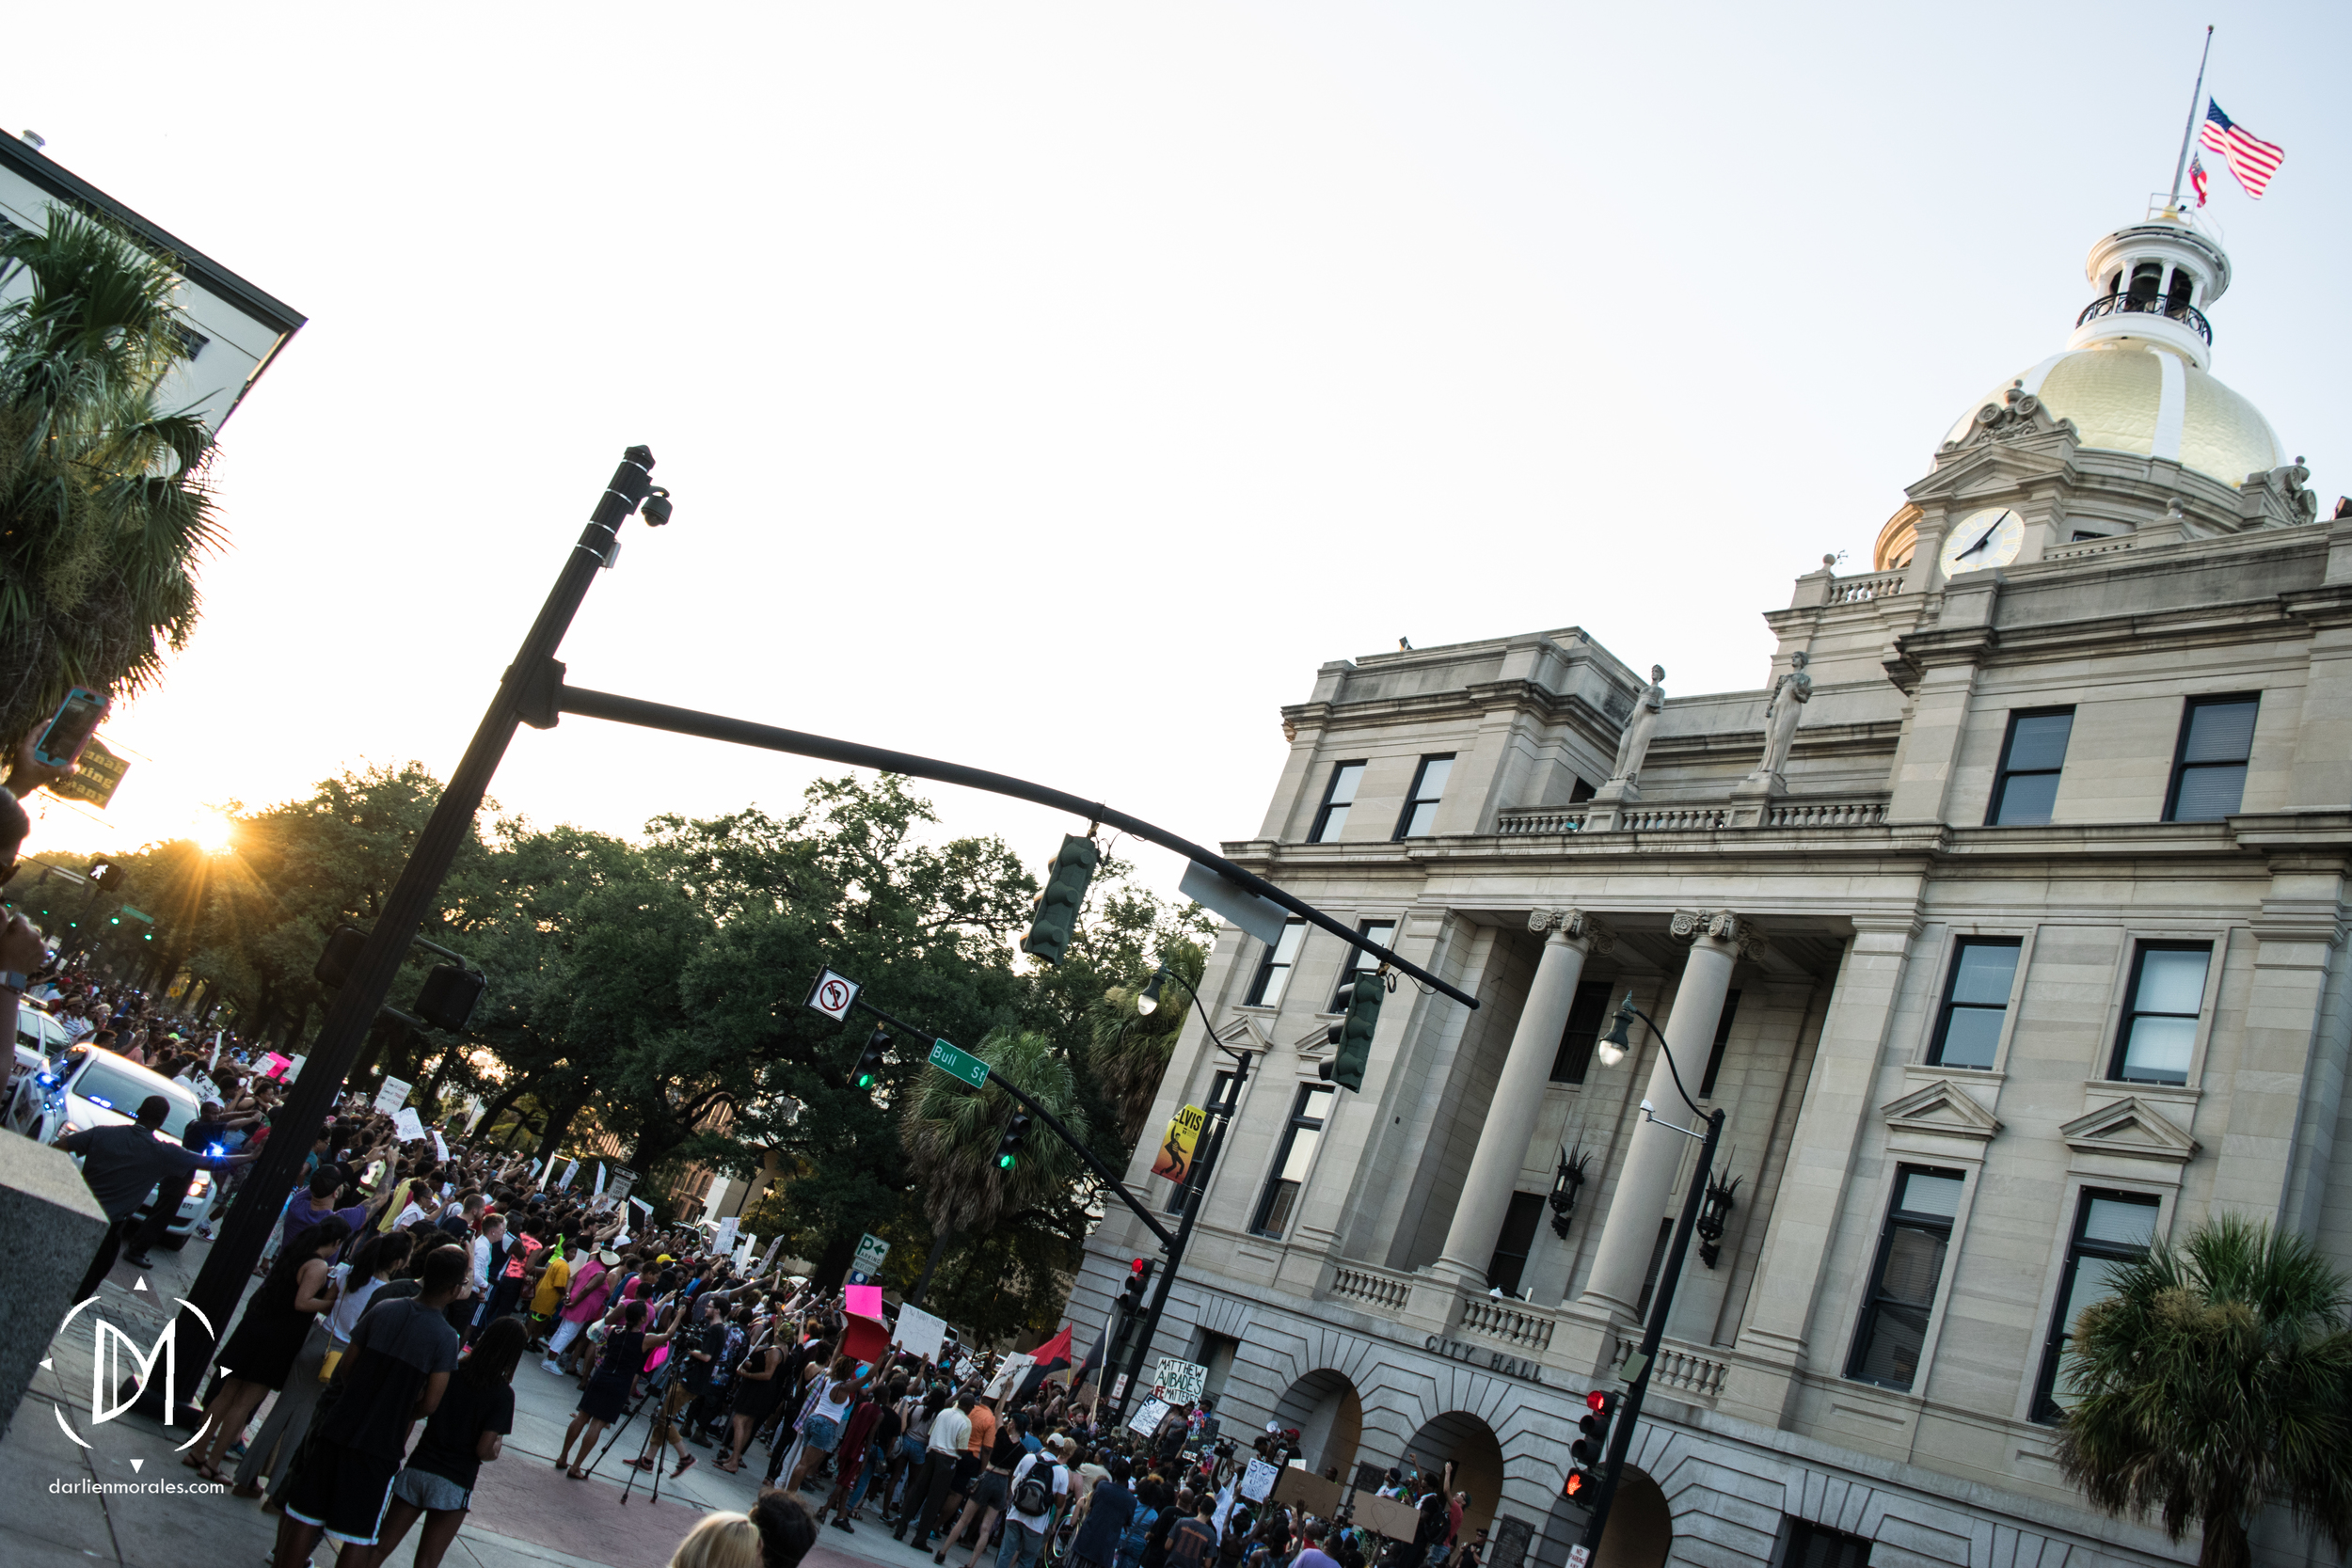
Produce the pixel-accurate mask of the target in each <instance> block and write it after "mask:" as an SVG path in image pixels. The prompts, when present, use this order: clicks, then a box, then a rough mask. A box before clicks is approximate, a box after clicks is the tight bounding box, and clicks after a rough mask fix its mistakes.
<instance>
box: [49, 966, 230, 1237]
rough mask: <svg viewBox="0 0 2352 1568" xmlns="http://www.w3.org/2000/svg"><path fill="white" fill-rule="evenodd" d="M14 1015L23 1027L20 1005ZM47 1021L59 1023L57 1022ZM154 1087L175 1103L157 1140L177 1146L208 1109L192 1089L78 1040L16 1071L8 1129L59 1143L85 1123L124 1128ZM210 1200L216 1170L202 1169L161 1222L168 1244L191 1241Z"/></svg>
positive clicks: (94, 1125)
mask: <svg viewBox="0 0 2352 1568" xmlns="http://www.w3.org/2000/svg"><path fill="white" fill-rule="evenodd" d="M17 1016H18V1019H19V1025H18V1027H19V1030H20V1033H21V1031H22V1029H23V1023H22V1020H23V1018H24V1013H23V1011H22V1010H20V1011H19V1013H18V1015H17ZM42 1016H43V1017H44V1018H46V1017H47V1015H46V1014H44V1015H42ZM48 1022H50V1023H52V1024H55V1023H56V1020H55V1019H49V1020H48ZM58 1033H59V1034H61V1035H62V1034H63V1033H64V1031H63V1030H62V1029H60V1030H59V1031H58ZM17 1052H18V1055H19V1057H20V1059H21V1058H22V1056H23V1054H24V1041H23V1039H22V1038H20V1039H19V1040H18V1043H17ZM154 1094H159V1095H162V1096H163V1097H164V1098H165V1099H166V1100H167V1101H170V1102H171V1109H170V1110H168V1111H167V1112H165V1113H164V1124H163V1126H162V1127H160V1128H158V1129H157V1130H156V1132H155V1139H156V1141H157V1142H158V1143H167V1144H169V1145H171V1146H172V1147H173V1148H179V1147H180V1140H181V1137H182V1135H183V1134H184V1133H185V1132H187V1130H188V1123H190V1122H192V1121H194V1120H195V1119H196V1117H197V1115H198V1113H199V1112H200V1111H201V1110H202V1109H203V1106H202V1105H201V1104H199V1102H198V1101H197V1098H196V1094H195V1091H194V1090H192V1089H190V1088H189V1087H188V1086H187V1085H185V1084H181V1083H175V1082H174V1081H173V1080H171V1079H169V1078H167V1077H165V1076H164V1075H163V1074H162V1073H160V1072H155V1071H151V1070H150V1069H147V1068H143V1067H141V1066H139V1065H138V1064H137V1063H136V1062H134V1061H129V1060H126V1059H125V1058H123V1057H121V1056H118V1055H116V1054H115V1053H113V1052H111V1051H101V1050H99V1049H98V1048H97V1047H96V1046H89V1045H82V1046H74V1047H72V1049H71V1050H69V1051H67V1052H66V1053H65V1055H64V1059H63V1060H62V1061H56V1060H54V1059H53V1060H52V1061H50V1062H44V1063H41V1064H40V1067H39V1068H38V1069H36V1070H34V1071H30V1072H25V1073H22V1074H20V1075H19V1076H18V1080H17V1085H16V1093H15V1094H14V1095H13V1096H12V1097H10V1099H9V1101H8V1130H9V1131H10V1132H22V1133H24V1135H25V1136H26V1137H28V1138H32V1139H34V1140H35V1141H36V1142H39V1143H45V1144H51V1143H56V1141H57V1140H58V1139H59V1138H62V1137H64V1136H65V1135H66V1134H67V1133H69V1132H76V1131H78V1130H80V1129H82V1128H85V1127H119V1126H123V1125H126V1124H128V1123H130V1122H133V1121H135V1120H136V1119H138V1111H139V1105H140V1102H141V1101H145V1100H146V1099H147V1097H148V1096H150V1095H154ZM73 1163H74V1164H76V1165H79V1164H81V1161H80V1159H79V1158H78V1157H77V1158H76V1159H75V1160H74V1162H73ZM212 1201H213V1174H212V1172H210V1171H201V1170H200V1171H198V1172H197V1173H196V1184H195V1185H194V1186H193V1187H191V1188H190V1189H189V1191H188V1196H186V1197H185V1198H183V1199H182V1200H181V1204H180V1212H179V1213H177V1214H175V1215H173V1216H172V1219H171V1223H170V1224H169V1225H168V1226H167V1227H165V1228H164V1245H166V1246H167V1247H170V1248H171V1249H172V1250H173V1251H175V1252H176V1251H178V1250H179V1249H180V1248H182V1247H183V1246H185V1245H187V1244H188V1237H189V1236H190V1235H191V1234H193V1233H194V1231H195V1229H196V1226H197V1222H198V1221H199V1220H200V1219H202V1218H203V1217H204V1211H205V1210H206V1209H208V1208H210V1207H211V1206H212ZM146 1211H147V1205H146V1204H145V1203H142V1204H140V1206H139V1212H140V1213H141V1214H142V1215H144V1214H145V1212H146Z"/></svg>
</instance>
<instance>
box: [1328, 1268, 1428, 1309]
mask: <svg viewBox="0 0 2352 1568" xmlns="http://www.w3.org/2000/svg"><path fill="white" fill-rule="evenodd" d="M1331 1294H1333V1295H1335V1296H1338V1297H1341V1298H1342V1299H1343V1300H1346V1301H1352V1302H1356V1303H1358V1304H1359V1305H1360V1306H1363V1307H1370V1308H1371V1309H1372V1310H1373V1311H1375V1312H1380V1313H1385V1314H1386V1315H1388V1316H1390V1317H1394V1316H1395V1315H1396V1314H1398V1313H1399V1312H1402V1311H1404V1310H1405V1307H1406V1303H1407V1302H1409V1301H1411V1300H1412V1299H1413V1282H1412V1279H1411V1277H1410V1276H1409V1275H1396V1274H1390V1273H1389V1272H1387V1271H1386V1270H1384V1269H1367V1268H1363V1267H1361V1266H1359V1265H1356V1264H1350V1263H1341V1264H1338V1265H1336V1266H1335V1267H1334V1268H1333V1269H1332V1272H1331Z"/></svg>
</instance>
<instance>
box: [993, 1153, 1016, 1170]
mask: <svg viewBox="0 0 2352 1568" xmlns="http://www.w3.org/2000/svg"><path fill="white" fill-rule="evenodd" d="M1020 1163H1021V1162H1020V1160H1019V1159H1018V1158H1017V1157H1016V1156H1013V1155H1010V1154H999V1155H998V1156H996V1168H997V1169H998V1170H1010V1169H1012V1167H1013V1166H1015V1165H1017V1164H1020Z"/></svg>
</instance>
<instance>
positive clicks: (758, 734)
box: [535, 660, 1478, 1011]
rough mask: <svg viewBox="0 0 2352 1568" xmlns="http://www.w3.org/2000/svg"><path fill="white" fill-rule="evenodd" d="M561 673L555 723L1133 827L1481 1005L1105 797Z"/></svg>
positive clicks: (553, 701)
mask: <svg viewBox="0 0 2352 1568" xmlns="http://www.w3.org/2000/svg"><path fill="white" fill-rule="evenodd" d="M562 676H563V672H562V669H561V667H560V666H555V665H553V663H552V661H551V660H550V661H549V664H548V667H546V668H544V669H543V670H542V671H540V672H539V673H538V678H540V679H542V680H546V681H548V683H549V684H548V686H547V687H546V688H545V689H543V690H541V691H539V692H538V693H537V694H536V698H535V700H536V701H543V702H544V703H545V704H546V709H545V712H546V717H547V721H548V722H549V723H552V722H553V721H554V715H555V714H556V713H558V712H561V713H577V714H579V715H580V717H582V718H584V719H609V720H612V721H614V722H616V723H622V724H642V725H644V727H645V728H646V729H650V730H665V731H667V732H669V733H670V734H672V735H691V736H701V737H703V738H704V739H706V740H724V741H727V742H729V743H730V744H733V745H737V746H756V747H758V748H760V749H761V750H762V751H769V752H788V753H789V754H791V755H793V756H802V757H816V758H818V759H819V760H820V761H824V762H839V763H846V764H848V765H849V766H850V767H852V768H875V769H878V770H879V771H881V772H884V773H897V774H899V775H900V776H902V777H905V778H910V779H931V780H934V781H936V782H938V783H940V784H961V785H962V786H963V787H965V788H967V789H984V790H986V791H988V792H989V793H990V794H992V795H1009V796H1010V797H1011V798H1012V799H1014V800H1027V801H1031V802H1033V803H1034V804H1037V805H1041V806H1052V807H1054V808H1055V809H1057V810H1058V811H1066V812H1068V813H1070V814H1071V815H1072V816H1080V817H1084V818H1086V819H1087V820H1088V821H1089V822H1099V823H1104V824H1107V825H1108V826H1110V827H1114V828H1117V829H1119V830H1120V832H1128V833H1133V834H1134V835H1135V836H1136V837H1137V838H1139V839H1142V840H1144V841H1145V842H1146V843H1148V844H1156V845H1158V846H1159V847H1161V848H1163V849H1173V850H1175V851H1176V853H1178V854H1180V855H1182V856H1184V858H1185V859H1186V860H1189V861H1194V862H1197V863H1200V864H1201V865H1205V866H1207V867H1208V868H1209V869H1210V870H1212V871H1214V872H1216V874H1217V875H1218V876H1220V877H1222V878H1224V879H1226V880H1227V881H1229V882H1232V883H1233V884H1235V885H1236V886H1238V887H1241V888H1244V889H1246V890H1248V892H1250V893H1254V894H1256V895H1258V896H1259V897H1261V898H1263V899H1265V900H1266V901H1267V902H1269V903H1274V904H1279V905H1280V906H1281V907H1282V908H1284V909H1286V910H1288V911H1290V912H1291V913H1293V914H1295V915H1297V916H1298V917H1299V918H1300V919H1302V920H1304V921H1306V922H1307V923H1308V924H1309V925H1311V926H1317V927H1322V928H1323V929H1324V930H1327V931H1328V932H1330V933H1331V934H1332V935H1333V936H1335V937H1338V938H1339V939H1340V940H1341V941H1342V942H1345V943H1347V944H1348V946H1350V947H1352V948H1356V949H1359V950H1360V951H1362V952H1366V953H1370V954H1373V955H1374V956H1375V957H1376V958H1379V959H1380V961H1381V962H1382V963H1385V964H1387V965H1388V966H1389V967H1390V968H1391V969H1395V970H1398V971H1400V972H1402V973H1404V974H1409V975H1411V976H1412V977H1413V978H1414V979H1416V980H1419V981H1420V982H1421V983H1422V985H1424V986H1427V987H1429V988H1430V989H1431V990H1435V991H1436V992H1438V995H1440V996H1446V997H1451V998H1452V999H1453V1000H1454V1001H1456V1002H1459V1003H1460V1004H1462V1006H1465V1007H1468V1008H1470V1009H1471V1010H1472V1011H1476V1010H1477V1007H1478V998H1476V997H1474V996H1472V995H1470V992H1468V991H1466V990H1462V989H1461V988H1460V987H1458V986H1453V985H1449V984H1447V983H1446V982H1445V981H1443V980H1440V979H1439V978H1438V976H1436V975H1435V974H1430V973H1429V971H1427V970H1425V969H1423V968H1422V967H1421V966H1420V965H1419V964H1416V963H1410V962H1407V961H1406V959H1404V958H1399V957H1398V956H1397V955H1396V954H1394V953H1392V952H1391V951H1390V950H1389V949H1387V948H1385V947H1383V946H1381V945H1380V944H1379V943H1378V942H1373V941H1370V940H1369V939H1367V938H1366V937H1365V936H1364V935H1363V934H1362V933H1360V932H1359V931H1358V930H1356V929H1355V927H1351V926H1348V925H1346V924H1344V923H1343V922H1341V921H1337V920H1334V919H1332V918H1331V917H1330V916H1329V915H1327V914H1325V913H1324V912H1323V911H1321V910H1319V909H1316V908H1315V907H1314V906H1313V905H1312V904H1310V903H1308V902H1307V901H1306V900H1305V899H1303V898H1300V897H1298V896H1297V895H1294V894H1290V893H1286V892H1284V891H1283V890H1282V889H1280V888H1279V887H1277V886H1275V885H1274V884H1273V883H1272V882H1269V881H1267V880H1266V879H1264V878H1263V877H1261V876H1259V875H1258V874H1257V873H1255V872H1253V871H1247V870H1244V869H1243V868H1242V867H1240V866H1238V865H1235V864H1234V863H1232V861H1229V860H1227V859H1226V858H1225V857H1224V856H1222V855H1219V854H1216V852H1214V851H1212V850H1209V849H1204V848H1202V847H1200V845H1198V844H1195V843H1193V842H1192V841H1190V840H1189V839H1184V838H1179V837H1177V836H1176V835H1175V834H1174V833H1171V832H1168V830H1167V829H1166V828H1162V827H1159V826H1158V825H1156V824H1154V823H1151V822H1146V821H1145V820H1143V818H1141V817H1139V816H1128V815H1127V814H1126V813H1125V812H1123V811H1114V810H1112V809H1111V808H1110V807H1109V806H1106V805H1104V804H1103V803H1102V802H1101V801H1099V800H1082V799H1080V798H1079V797H1078V796H1075V795H1073V794H1071V793H1069V792H1068V791H1067V790H1060V789H1053V788H1049V787H1048V786H1046V785H1044V784H1031V783H1030V782H1029V781H1028V780H1026V779H1016V778H1014V777H1012V775H1010V774H1009V773H992V772H989V771H988V770H987V769H985V768H966V767H964V766H963V765H962V764H961V763H956V762H941V761H940V760H938V759H937V758H935V757H919V756H916V755H914V753H912V752H892V751H887V750H884V749H883V748H882V747H880V746H866V745H861V744H860V743H858V742H857V741H854V740H834V739H832V738H830V737H829V736H821V735H808V734H805V733H803V732H802V731H800V730H786V729H778V728H777V727H776V726H774V725H772V724H755V723H752V722H751V721H748V720H743V719H729V718H726V717H724V716H723V715H721V714H716V713H703V712H699V711H697V710H696V709H693V708H688V707H672V706H670V705H668V704H666V703H648V702H645V701H644V700H643V699H642V698H637V697H621V696H616V695H614V694H613V693H612V692H610V691H589V690H585V689H581V688H580V687H577V686H566V685H564V684H563V683H562Z"/></svg>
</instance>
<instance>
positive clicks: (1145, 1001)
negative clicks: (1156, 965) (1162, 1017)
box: [1136, 968, 1168, 1018]
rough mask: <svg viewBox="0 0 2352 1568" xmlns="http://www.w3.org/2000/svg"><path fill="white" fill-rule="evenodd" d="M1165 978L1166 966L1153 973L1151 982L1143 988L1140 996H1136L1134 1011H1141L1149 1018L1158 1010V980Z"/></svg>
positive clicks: (1166, 975)
mask: <svg viewBox="0 0 2352 1568" xmlns="http://www.w3.org/2000/svg"><path fill="white" fill-rule="evenodd" d="M1167 978H1168V971H1167V969H1166V968H1162V969H1160V970H1158V971H1156V972H1154V973H1153V974H1152V983H1151V984H1150V985H1148V986H1146V987H1144V988H1143V994H1142V995H1141V996H1138V997H1136V1011H1137V1012H1139V1013H1141V1014H1142V1015H1143V1016H1144V1017H1146V1018H1150V1017H1151V1016H1152V1014H1153V1013H1155V1012H1157V1011H1159V1008H1160V982H1161V981H1163V980H1165V979H1167Z"/></svg>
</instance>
